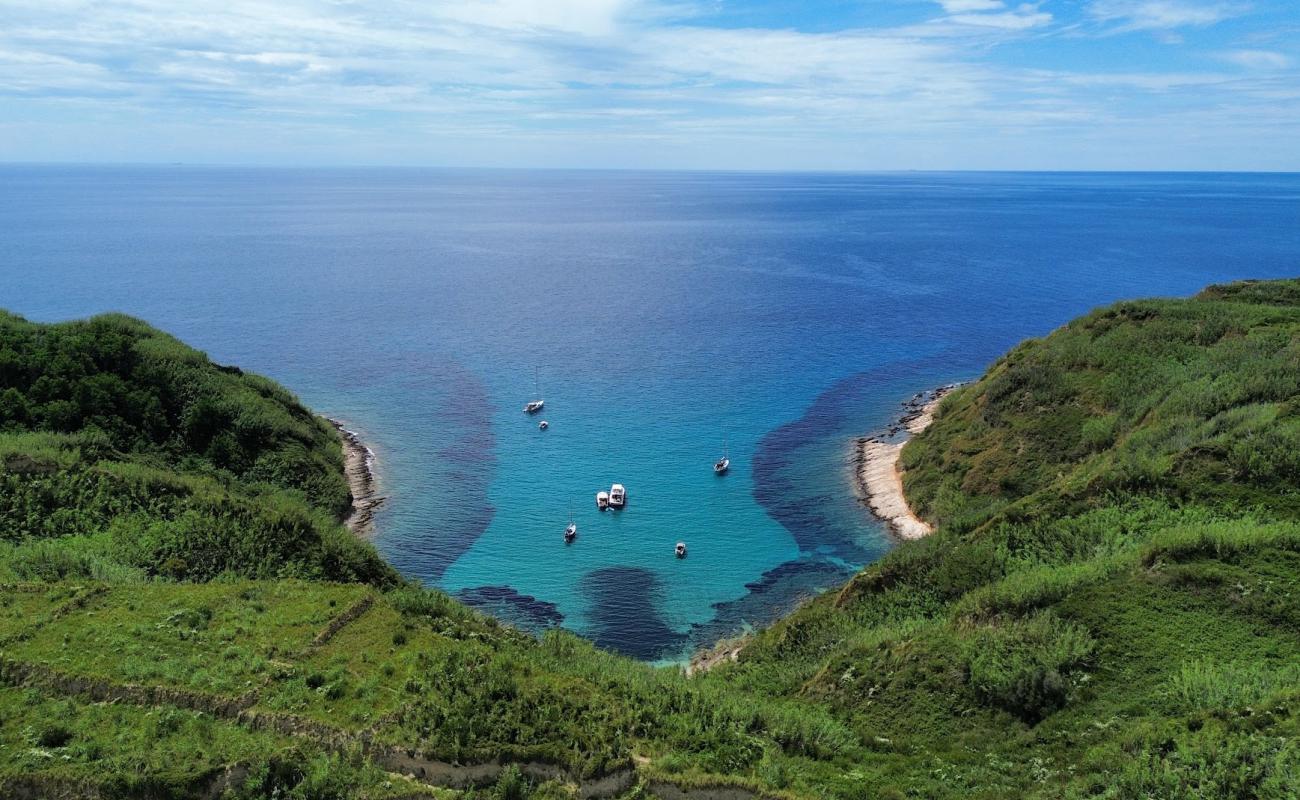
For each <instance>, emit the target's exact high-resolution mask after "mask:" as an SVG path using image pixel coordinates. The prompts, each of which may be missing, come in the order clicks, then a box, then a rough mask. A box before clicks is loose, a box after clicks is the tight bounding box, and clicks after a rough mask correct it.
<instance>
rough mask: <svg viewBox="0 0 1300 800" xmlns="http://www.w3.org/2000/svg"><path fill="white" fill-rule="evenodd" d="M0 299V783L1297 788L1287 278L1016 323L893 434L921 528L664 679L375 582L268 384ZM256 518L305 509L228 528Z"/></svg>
mask: <svg viewBox="0 0 1300 800" xmlns="http://www.w3.org/2000/svg"><path fill="white" fill-rule="evenodd" d="M5 326H6V327H4V328H3V329H2V330H3V331H5V332H4V333H3V335H2V336H0V353H3V355H0V386H2V387H4V389H3V392H2V393H0V396H3V397H4V398H5V399H4V400H3V401H2V402H0V415H4V416H3V419H5V420H6V421H5V422H4V423H2V427H3V430H4V433H3V434H2V435H0V442H3V449H0V469H2V470H3V471H0V509H3V517H0V521H2V522H0V537H3V538H4V539H5V540H6V541H7V542H9V544H8V545H7V548H8V549H7V550H6V551H5V552H4V555H3V558H0V565H2V566H0V569H3V570H4V571H5V575H7V577H6V578H0V579H3V580H8V581H10V582H11V583H10V584H9V585H8V586H7V588H6V589H5V591H4V592H3V594H0V684H3V686H4V687H5V688H2V689H0V779H7V780H8V781H9V784H8V785H9V787H10V788H18V789H31V788H32V787H37V789H38V790H43V791H45V792H47V793H49V794H55V793H58V792H62V793H63V794H66V795H69V796H72V795H78V794H91V793H99V794H100V795H103V796H142V795H151V796H158V797H191V796H202V795H203V794H204V793H205V792H209V793H210V792H217V793H219V792H221V791H224V792H225V793H226V795H227V796H228V797H232V798H253V797H272V796H277V797H302V798H324V797H353V796H357V797H375V798H380V797H409V796H420V795H422V794H424V793H434V792H437V793H438V794H437V795H435V796H447V797H452V796H461V795H481V796H490V797H502V798H507V797H527V796H537V797H568V796H572V795H573V794H574V793H576V792H579V791H595V790H597V789H599V788H602V787H601V786H600V785H599V782H600V780H601V779H602V778H611V779H613V780H611V781H610V782H608V783H607V784H606V785H604V787H603V788H606V789H610V790H611V791H615V792H616V793H620V794H622V795H627V796H635V797H652V796H680V794H674V792H691V791H703V790H705V789H708V788H710V787H713V788H716V787H732V788H734V789H737V790H740V789H745V790H747V791H749V792H752V793H753V794H755V795H761V796H774V797H775V796H789V797H805V798H821V797H837V798H885V797H953V798H958V797H961V798H965V797H983V798H1004V797H1036V798H1058V797H1068V798H1147V797H1150V798H1257V797H1258V798H1288V797H1294V796H1296V793H1297V791H1300V789H1298V788H1297V787H1300V744H1297V742H1298V741H1300V740H1298V739H1297V735H1298V734H1300V666H1297V665H1300V460H1298V459H1300V281H1281V282H1270V283H1241V284H1233V285H1230V286H1224V287H1212V288H1211V289H1209V290H1206V291H1205V292H1203V293H1202V294H1201V295H1199V296H1197V297H1196V298H1192V299H1190V300H1151V301H1139V302H1128V303H1121V304H1119V305H1116V306H1113V307H1111V308H1108V309H1104V310H1100V311H1097V312H1095V313H1093V314H1090V315H1088V316H1086V317H1083V318H1081V319H1079V320H1076V321H1074V322H1072V323H1070V324H1069V325H1067V326H1066V327H1064V328H1062V329H1060V330H1058V331H1056V332H1054V333H1052V334H1051V335H1049V336H1047V337H1046V338H1044V339H1041V340H1034V341H1029V342H1026V343H1024V344H1023V345H1021V346H1020V347H1018V348H1016V349H1015V350H1014V351H1012V352H1011V353H1010V354H1008V355H1007V356H1006V357H1004V358H1003V359H1001V360H999V361H998V362H997V363H996V364H994V365H993V366H992V367H991V368H990V370H989V372H988V373H987V374H986V375H985V376H984V377H983V378H982V379H981V380H979V381H977V382H976V383H973V384H971V385H969V386H966V387H964V388H962V389H960V390H959V391H957V392H955V393H954V394H953V395H951V396H950V397H949V398H947V399H946V400H945V401H944V403H943V405H942V406H941V408H940V411H939V414H938V417H937V420H936V422H935V424H934V425H933V426H932V427H931V428H930V429H929V430H928V431H927V432H926V433H924V434H922V435H921V436H919V437H917V438H916V440H914V441H913V442H912V443H911V444H909V445H908V446H907V447H906V448H905V450H904V455H903V459H904V464H905V466H906V470H907V471H906V473H905V485H906V488H907V491H908V494H909V498H911V500H912V502H913V503H914V505H915V506H916V507H917V508H918V509H919V510H920V511H921V512H922V513H923V514H924V515H925V516H927V517H928V518H929V519H930V520H931V521H933V522H935V523H936V524H937V526H938V530H937V531H936V533H935V534H934V535H933V536H931V537H930V538H928V539H926V540H924V541H921V542H916V543H910V544H905V545H901V546H899V547H898V548H897V549H896V550H895V551H893V552H892V553H891V554H890V555H889V556H887V557H886V558H884V559H883V560H882V561H880V562H879V563H877V564H875V565H873V566H871V567H870V568H868V569H866V570H865V571H864V572H863V573H861V574H860V575H859V576H857V577H856V578H855V579H854V580H853V581H851V582H850V583H849V584H848V585H847V586H845V587H844V588H843V589H842V590H841V591H839V592H837V593H832V594H828V595H826V596H823V597H822V598H819V599H818V600H816V601H814V602H812V603H810V604H809V605H807V606H805V607H804V608H802V609H801V610H800V611H798V612H796V613H795V614H793V615H791V616H790V617H789V618H787V619H785V620H782V621H781V622H779V623H778V624H776V625H774V626H773V627H772V628H771V629H769V630H766V631H763V632H761V633H760V634H758V635H757V636H756V637H754V639H753V640H752V641H751V642H750V643H749V644H748V645H747V647H746V648H745V650H744V652H743V653H742V656H741V658H740V660H739V662H738V663H735V664H730V665H725V666H723V667H719V668H718V669H716V670H714V671H712V672H710V673H708V674H706V675H703V676H697V677H695V678H689V679H688V678H685V677H684V676H682V675H681V674H680V673H679V672H677V671H676V670H671V669H654V668H651V667H648V666H645V665H642V664H637V663H634V662H630V661H628V660H626V659H622V658H619V657H616V656H612V655H609V654H606V653H601V652H599V651H597V650H596V649H595V648H593V647H592V646H591V645H589V644H588V643H586V642H583V641H581V640H579V639H577V638H575V637H573V636H571V635H569V634H566V633H562V632H557V633H551V634H548V635H547V636H546V637H544V638H543V639H542V640H541V641H536V640H533V639H531V638H529V637H527V636H525V635H523V634H520V633H517V632H515V631H512V630H510V629H508V628H505V627H502V626H499V625H497V624H496V623H495V622H494V621H492V620H490V619H486V618H483V617H480V616H478V615H475V614H473V613H472V612H469V611H468V610H466V609H464V608H463V607H461V606H459V605H457V604H456V603H454V602H452V601H450V600H448V599H447V598H446V597H444V596H443V595H440V594H438V593H436V592H429V591H424V590H420V589H417V588H413V587H409V586H401V585H397V584H396V582H395V581H394V580H393V579H392V577H391V575H390V574H389V573H388V572H387V571H386V570H385V569H383V568H382V567H380V566H376V565H375V562H374V557H373V554H372V553H370V551H369V550H368V549H367V548H364V547H362V546H361V545H357V544H355V543H348V544H344V541H343V538H342V536H341V532H340V530H339V528H338V526H337V525H336V523H335V522H334V520H335V519H336V518H337V515H338V513H339V510H340V508H341V506H342V505H343V502H342V501H343V500H344V499H345V498H346V489H343V494H342V495H340V494H339V484H337V483H336V482H334V479H335V478H337V476H338V472H339V463H338V456H337V450H336V445H335V444H334V443H333V440H332V439H331V438H330V436H329V430H328V429H327V428H325V427H323V426H321V425H320V424H319V423H318V422H317V421H315V420H314V418H312V417H311V415H310V414H308V413H307V412H305V411H304V410H302V409H301V408H300V407H299V406H298V405H297V404H296V403H295V402H294V401H293V400H292V398H290V397H289V396H287V395H286V394H284V393H283V390H280V389H278V388H276V387H274V386H273V385H272V384H270V383H268V382H266V381H264V380H261V379H257V378H254V377H252V376H247V375H241V374H238V373H236V372H233V371H230V370H223V369H221V368H216V367H213V366H212V365H210V364H208V363H207V362H206V360H204V359H203V358H202V357H201V356H199V355H198V354H195V353H193V351H189V350H188V349H186V348H184V347H183V346H181V345H180V344H179V343H176V342H175V341H174V340H171V339H169V338H167V337H165V336H162V335H161V334H158V333H156V332H154V331H151V330H149V329H148V328H146V327H145V326H143V325H142V324H140V323H138V322H134V321H131V320H126V319H124V318H120V317H108V318H100V319H97V320H92V321H91V322H88V323H79V324H74V325H69V326H33V325H30V324H28V323H25V322H22V321H21V320H16V319H14V318H8V319H7V320H5ZM10 328H12V329H13V331H14V332H13V333H9V332H8V331H9V330H10ZM101 337H103V338H106V339H107V340H108V341H109V342H110V344H104V345H100V344H97V343H96V341H97V340H98V339H100V338H101ZM115 337H124V338H125V339H126V340H127V341H128V342H130V344H129V346H124V345H122V344H120V343H119V344H111V342H112V341H114V339H115ZM128 351H129V352H128ZM65 354H66V355H65ZM56 359H62V360H61V361H59V362H58V363H59V364H60V366H59V367H58V369H57V370H52V369H51V368H50V367H48V366H47V365H48V364H50V363H53V362H54V360H56ZM51 372H55V373H57V376H58V381H55V380H54V379H53V378H51V380H50V381H45V382H44V383H42V378H44V377H45V376H46V375H47V374H50V373H51ZM106 373H111V374H112V375H113V376H115V378H116V380H118V381H120V383H117V384H111V382H106V381H105V379H102V378H97V377H96V376H97V375H100V374H106ZM38 384H40V385H41V388H39V389H38V388H36V387H37V385H38ZM88 384H95V385H100V386H109V385H111V386H112V388H111V389H105V390H104V392H103V393H98V394H97V393H96V391H95V390H94V389H91V388H81V389H79V388H78V387H82V386H87V385H88ZM10 389H13V392H12V393H10V392H9V390H10ZM151 397H152V398H154V400H150V398H151ZM128 398H132V399H128ZM198 398H206V404H205V405H204V407H203V408H202V409H201V410H198V411H191V409H193V408H194V406H195V404H196V403H200V402H204V401H202V400H200V399H198ZM234 398H238V400H237V401H236V400H234ZM155 401H156V404H155ZM249 408H252V409H255V410H254V411H250V412H248V413H249V417H247V418H244V417H242V415H243V414H244V413H245V411H246V410H247V409H249ZM210 415H215V417H210ZM201 418H202V419H209V418H215V419H217V420H219V424H215V425H211V426H207V425H203V424H198V423H195V422H194V420H196V419H201ZM241 418H243V419H244V422H242V423H241V422H240V419H241ZM191 424H194V425H197V427H190V426H191ZM250 426H251V428H250ZM250 429H251V430H256V431H260V433H258V434H256V435H249V434H248V433H247V431H248V430H250ZM240 430H244V431H245V434H243V435H241V434H240V433H238V431H240ZM218 440H221V442H222V443H221V444H217V442H218ZM218 497H219V498H222V499H221V500H220V501H218V500H217V499H216V498H218ZM232 506H233V507H235V508H238V509H242V510H241V511H240V512H239V513H242V514H245V515H246V516H245V517H241V519H242V520H243V522H244V523H245V524H235V523H233V522H232V523H230V524H228V525H227V524H224V523H222V522H221V520H223V519H225V517H223V516H222V515H224V514H228V513H234V512H231V511H230V510H229V509H230V508H231V507H232ZM54 515H62V519H61V520H60V521H57V522H56V521H51V520H50V519H49V518H50V517H52V516H54ZM286 517H293V518H294V519H299V520H303V521H304V522H303V523H302V525H301V527H300V528H299V529H297V530H299V531H300V534H299V535H298V537H297V538H290V539H287V540H286V539H285V538H284V535H283V534H281V533H277V534H275V535H272V536H267V537H265V538H259V537H261V536H262V534H261V533H260V531H262V530H267V529H266V528H264V527H262V526H268V525H283V524H285V523H284V519H285V518H286ZM186 519H189V520H192V524H184V523H182V522H181V521H182V520H186ZM271 530H283V529H282V528H272V529H271ZM199 532H202V533H199ZM227 537H230V538H227ZM245 538H247V539H248V541H245ZM274 547H280V548H287V549H286V550H285V551H284V552H285V553H286V555H284V556H283V557H281V556H279V555H278V554H279V552H280V551H273V550H269V549H268V548H274ZM191 548H193V549H191ZM272 552H274V553H276V555H268V554H269V553H272ZM191 553H203V554H204V555H201V556H194V555H191ZM172 559H177V560H180V561H183V562H184V563H183V566H182V565H179V564H172V565H170V566H168V562H169V560H172ZM259 559H260V560H259ZM202 581H207V582H206V583H205V582H202ZM95 701H99V702H95ZM103 701H109V702H103ZM411 759H416V760H417V761H418V760H422V761H419V763H420V764H423V765H424V766H425V767H429V765H430V764H431V763H432V761H435V760H437V761H444V762H454V763H456V764H461V765H479V764H484V763H491V764H493V765H495V764H496V762H498V761H501V762H506V763H507V764H509V765H512V766H507V767H506V768H504V769H502V768H499V767H496V766H494V767H493V769H490V770H487V771H484V772H482V773H480V774H477V775H476V776H474V777H473V780H474V782H477V783H480V784H486V786H484V788H481V789H468V788H464V789H438V790H434V789H430V788H428V786H427V785H428V784H439V785H449V784H452V783H455V782H458V781H461V780H462V779H464V780H469V778H467V777H466V774H465V773H456V774H455V775H453V774H452V772H447V771H444V772H443V773H440V774H434V773H433V772H429V771H427V770H426V774H425V775H424V776H420V775H419V770H418V769H417V766H418V765H417V764H416V761H412V760H411ZM453 772H454V770H453ZM394 773H412V774H414V775H415V776H416V779H415V780H411V779H406V778H402V777H400V776H399V775H398V774H394ZM696 796H698V797H708V796H710V795H707V794H698V795H696ZM732 796H737V797H738V796H741V795H732Z"/></svg>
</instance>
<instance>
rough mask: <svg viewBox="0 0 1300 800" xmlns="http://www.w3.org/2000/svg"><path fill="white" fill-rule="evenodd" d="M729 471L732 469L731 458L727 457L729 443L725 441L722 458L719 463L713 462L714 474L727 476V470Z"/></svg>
mask: <svg viewBox="0 0 1300 800" xmlns="http://www.w3.org/2000/svg"><path fill="white" fill-rule="evenodd" d="M729 469H731V458H729V457H728V456H727V442H726V440H723V442H722V458H719V459H718V460H717V461H715V462H713V474H715V475H723V474H726V472H727V470H729Z"/></svg>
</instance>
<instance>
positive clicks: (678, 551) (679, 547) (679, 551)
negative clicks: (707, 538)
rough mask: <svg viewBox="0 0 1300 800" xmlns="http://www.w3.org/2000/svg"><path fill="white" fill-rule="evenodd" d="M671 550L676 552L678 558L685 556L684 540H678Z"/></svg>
mask: <svg viewBox="0 0 1300 800" xmlns="http://www.w3.org/2000/svg"><path fill="white" fill-rule="evenodd" d="M673 552H674V553H676V554H677V557H678V558H686V542H678V543H677V546H676V547H674V548H673Z"/></svg>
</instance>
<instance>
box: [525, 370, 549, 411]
mask: <svg viewBox="0 0 1300 800" xmlns="http://www.w3.org/2000/svg"><path fill="white" fill-rule="evenodd" d="M533 394H534V396H535V397H536V398H537V399H536V400H529V401H528V402H527V403H525V404H524V413H525V414H536V413H537V412H538V411H541V410H542V406H544V405H546V401H545V400H543V399H542V382H541V380H540V379H539V377H538V374H537V369H536V368H534V369H533Z"/></svg>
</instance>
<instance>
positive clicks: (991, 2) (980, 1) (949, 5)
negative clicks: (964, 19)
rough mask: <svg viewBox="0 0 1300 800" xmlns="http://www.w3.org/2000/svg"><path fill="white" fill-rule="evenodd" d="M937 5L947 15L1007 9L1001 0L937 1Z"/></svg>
mask: <svg viewBox="0 0 1300 800" xmlns="http://www.w3.org/2000/svg"><path fill="white" fill-rule="evenodd" d="M939 5H940V6H942V7H943V10H944V11H946V12H947V13H949V14H968V13H971V12H973V11H1001V10H1002V9H1004V8H1006V7H1007V4H1006V3H1004V2H1002V0H939Z"/></svg>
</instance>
